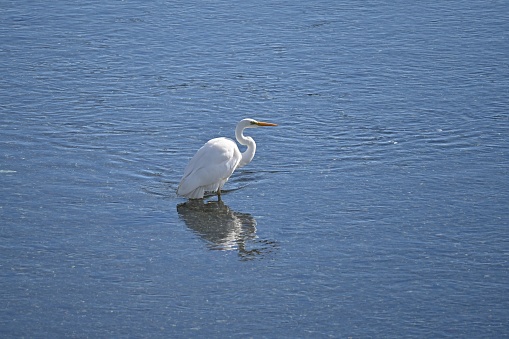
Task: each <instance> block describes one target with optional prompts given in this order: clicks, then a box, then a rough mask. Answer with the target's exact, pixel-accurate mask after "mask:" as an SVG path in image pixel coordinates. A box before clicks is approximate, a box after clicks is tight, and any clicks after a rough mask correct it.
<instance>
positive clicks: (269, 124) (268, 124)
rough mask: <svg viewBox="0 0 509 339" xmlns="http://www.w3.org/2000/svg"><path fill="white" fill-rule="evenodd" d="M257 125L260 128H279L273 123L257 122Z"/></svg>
mask: <svg viewBox="0 0 509 339" xmlns="http://www.w3.org/2000/svg"><path fill="white" fill-rule="evenodd" d="M256 124H257V125H258V126H277V124H273V123H271V122H263V121H257V122H256Z"/></svg>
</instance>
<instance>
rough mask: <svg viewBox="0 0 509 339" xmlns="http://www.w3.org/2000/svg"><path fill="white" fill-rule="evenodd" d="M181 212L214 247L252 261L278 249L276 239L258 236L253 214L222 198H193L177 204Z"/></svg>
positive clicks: (193, 228) (192, 226)
mask: <svg viewBox="0 0 509 339" xmlns="http://www.w3.org/2000/svg"><path fill="white" fill-rule="evenodd" d="M177 212H178V214H179V216H180V218H181V219H182V220H183V221H184V222H185V224H186V225H187V227H189V228H190V229H191V230H192V231H193V232H195V233H196V234H198V235H200V237H201V238H202V239H203V240H205V241H206V242H207V247H208V248H209V249H210V250H220V251H235V250H236V251H238V254H239V257H240V260H252V259H257V258H264V257H266V255H268V254H270V253H272V252H274V251H275V250H276V249H277V243H276V242H275V241H272V240H263V239H259V238H258V236H257V235H256V219H255V218H253V216H251V215H250V214H247V213H239V212H235V211H233V210H232V209H231V208H229V207H228V206H227V205H225V204H224V203H223V202H222V201H209V202H204V201H203V200H190V201H188V202H185V203H182V204H179V205H177Z"/></svg>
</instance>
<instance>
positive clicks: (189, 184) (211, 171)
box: [177, 119, 277, 199]
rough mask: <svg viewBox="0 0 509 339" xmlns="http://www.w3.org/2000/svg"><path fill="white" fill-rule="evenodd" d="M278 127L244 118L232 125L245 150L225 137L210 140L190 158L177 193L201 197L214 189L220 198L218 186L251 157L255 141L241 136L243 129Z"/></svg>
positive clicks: (221, 185) (220, 186) (187, 196)
mask: <svg viewBox="0 0 509 339" xmlns="http://www.w3.org/2000/svg"><path fill="white" fill-rule="evenodd" d="M262 126H277V125H276V124H272V123H270V122H262V121H256V120H253V119H244V120H241V121H240V122H239V123H238V124H237V128H235V137H236V138H237V141H238V142H239V143H240V144H241V145H244V146H247V150H246V151H245V152H244V153H240V150H239V148H238V147H237V144H236V143H235V141H233V140H231V139H228V138H215V139H212V140H209V141H208V142H207V143H206V144H205V145H203V146H202V147H201V148H200V149H199V150H198V152H196V154H195V155H194V156H193V158H192V159H191V160H190V161H189V164H188V165H187V167H186V169H185V170H184V176H183V177H182V180H181V181H180V184H179V187H178V189H177V194H178V195H181V196H184V197H186V198H189V199H202V198H203V195H204V193H205V192H216V194H217V197H218V199H221V188H222V187H223V185H224V184H225V183H226V181H228V178H230V176H231V175H232V173H233V171H235V170H236V169H237V168H240V167H242V166H245V165H247V164H249V163H250V162H251V160H253V157H254V155H255V152H256V143H255V142H254V140H253V138H251V137H246V136H244V130H245V129H246V128H256V127H262Z"/></svg>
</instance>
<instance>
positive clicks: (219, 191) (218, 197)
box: [217, 188, 221, 201]
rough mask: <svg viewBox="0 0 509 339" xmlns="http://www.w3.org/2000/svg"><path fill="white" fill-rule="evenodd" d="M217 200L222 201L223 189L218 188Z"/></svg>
mask: <svg viewBox="0 0 509 339" xmlns="http://www.w3.org/2000/svg"><path fill="white" fill-rule="evenodd" d="M217 201H221V189H220V188H219V189H218V190H217Z"/></svg>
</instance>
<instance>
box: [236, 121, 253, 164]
mask: <svg viewBox="0 0 509 339" xmlns="http://www.w3.org/2000/svg"><path fill="white" fill-rule="evenodd" d="M245 128H246V127H245V126H237V128H236V129H235V137H236V138H237V141H238V142H239V144H241V145H244V146H247V149H246V151H245V152H244V153H242V159H241V160H240V162H239V165H238V166H237V167H242V166H246V165H247V164H249V163H250V162H251V160H253V157H254V155H255V152H256V143H255V142H254V140H253V138H251V137H246V136H244V129H245Z"/></svg>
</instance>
